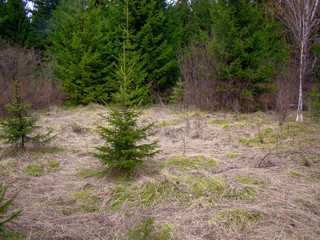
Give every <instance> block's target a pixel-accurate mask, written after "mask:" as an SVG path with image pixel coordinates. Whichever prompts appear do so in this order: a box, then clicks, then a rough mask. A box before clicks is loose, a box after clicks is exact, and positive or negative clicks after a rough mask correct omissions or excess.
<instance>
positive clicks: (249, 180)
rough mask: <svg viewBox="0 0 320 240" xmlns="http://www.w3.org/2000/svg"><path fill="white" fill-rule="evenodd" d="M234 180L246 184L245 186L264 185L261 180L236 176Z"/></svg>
mask: <svg viewBox="0 0 320 240" xmlns="http://www.w3.org/2000/svg"><path fill="white" fill-rule="evenodd" d="M236 180H237V182H239V183H242V184H247V185H261V184H264V183H263V182H262V181H261V180H257V179H254V178H250V177H242V176H237V177H236Z"/></svg>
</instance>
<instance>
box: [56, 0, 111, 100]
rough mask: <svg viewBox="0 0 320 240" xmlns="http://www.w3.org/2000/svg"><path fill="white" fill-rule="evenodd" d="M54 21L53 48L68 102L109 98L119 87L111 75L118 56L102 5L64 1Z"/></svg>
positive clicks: (58, 75) (59, 76) (58, 73)
mask: <svg viewBox="0 0 320 240" xmlns="http://www.w3.org/2000/svg"><path fill="white" fill-rule="evenodd" d="M51 24H52V30H53V32H52V34H51V37H50V41H51V44H52V47H51V48H50V49H51V51H52V52H53V53H54V54H55V55H56V59H57V77H58V80H59V81H60V82H61V84H62V87H63V89H64V91H65V92H66V93H67V95H68V100H67V101H68V103H69V104H73V105H77V104H84V105H85V104H88V103H90V102H106V101H107V100H109V94H110V93H112V92H115V89H116V84H115V82H114V81H112V79H111V78H110V75H111V67H112V65H111V61H112V60H113V58H114V57H113V56H112V51H113V50H112V47H113V46H112V44H110V43H109V42H108V38H107V37H108V34H107V32H108V30H107V27H108V22H107V19H105V18H104V15H103V11H102V9H101V7H100V6H91V5H85V6H84V5H83V4H82V2H78V1H66V2H62V4H61V5H59V6H58V8H57V10H56V11H54V12H53V18H52V20H51ZM110 59H111V60H110Z"/></svg>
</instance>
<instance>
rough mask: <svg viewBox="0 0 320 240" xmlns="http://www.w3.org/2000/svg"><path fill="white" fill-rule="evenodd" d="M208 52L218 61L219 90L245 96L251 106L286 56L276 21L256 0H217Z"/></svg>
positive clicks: (239, 98)
mask: <svg viewBox="0 0 320 240" xmlns="http://www.w3.org/2000/svg"><path fill="white" fill-rule="evenodd" d="M212 18H213V38H212V41H211V43H210V48H211V50H212V54H213V55H214V56H215V57H217V59H218V61H219V64H218V69H217V71H216V73H217V78H218V79H219V80H220V82H221V83H225V84H224V86H225V87H224V89H222V91H220V94H224V95H225V94H227V95H229V96H230V97H231V98H234V99H237V101H238V103H240V105H245V104H244V103H245V102H246V101H247V100H249V101H250V103H249V104H248V105H249V106H250V107H251V108H254V103H257V98H258V97H259V96H260V95H261V94H263V93H266V92H269V91H272V90H273V89H274V85H272V84H273V83H274V79H275V77H276V74H277V69H278V66H279V64H280V63H281V62H282V61H283V60H284V59H285V57H286V56H287V55H286V53H285V47H284V44H283V41H282V39H281V36H280V33H279V27H278V26H279V25H278V23H276V22H275V21H274V20H273V19H272V18H270V17H268V16H267V15H266V13H265V10H264V7H263V4H260V3H258V2H256V1H247V0H237V1H227V0H219V1H217V2H216V3H214V7H213V8H212Z"/></svg>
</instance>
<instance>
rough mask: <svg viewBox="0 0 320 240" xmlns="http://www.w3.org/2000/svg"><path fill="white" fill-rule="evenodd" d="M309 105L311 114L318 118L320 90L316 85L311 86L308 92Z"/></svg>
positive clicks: (319, 115) (319, 113) (319, 117)
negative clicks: (310, 90)
mask: <svg viewBox="0 0 320 240" xmlns="http://www.w3.org/2000/svg"><path fill="white" fill-rule="evenodd" d="M309 107H310V113H311V116H312V117H314V118H315V119H316V120H319V119H320V91H319V90H318V88H317V87H314V88H312V92H311V93H310V94H309Z"/></svg>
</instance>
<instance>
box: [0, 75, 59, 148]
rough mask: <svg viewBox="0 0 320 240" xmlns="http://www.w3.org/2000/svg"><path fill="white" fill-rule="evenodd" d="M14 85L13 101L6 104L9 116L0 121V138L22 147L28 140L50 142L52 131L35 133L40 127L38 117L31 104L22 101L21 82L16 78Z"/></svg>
mask: <svg viewBox="0 0 320 240" xmlns="http://www.w3.org/2000/svg"><path fill="white" fill-rule="evenodd" d="M13 87H14V89H13V91H14V92H13V97H12V101H11V102H10V103H9V104H7V105H6V108H7V110H8V113H9V118H8V119H6V120H3V121H2V122H0V139H2V140H5V141H4V143H5V144H13V145H14V146H15V147H17V148H22V149H24V147H25V144H26V143H28V142H32V143H34V144H45V143H47V142H49V141H50V140H51V139H52V138H53V137H50V136H49V135H50V134H51V133H52V131H49V132H47V133H45V134H40V133H38V134H35V131H36V130H37V129H39V128H40V127H39V126H36V125H35V123H36V121H37V119H36V118H35V117H32V116H31V114H30V111H29V109H30V104H28V103H25V102H23V101H22V94H21V84H20V83H19V81H17V80H16V81H15V82H14V84H13Z"/></svg>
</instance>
